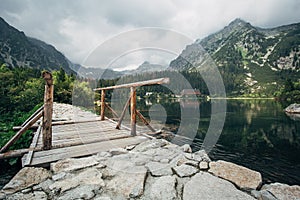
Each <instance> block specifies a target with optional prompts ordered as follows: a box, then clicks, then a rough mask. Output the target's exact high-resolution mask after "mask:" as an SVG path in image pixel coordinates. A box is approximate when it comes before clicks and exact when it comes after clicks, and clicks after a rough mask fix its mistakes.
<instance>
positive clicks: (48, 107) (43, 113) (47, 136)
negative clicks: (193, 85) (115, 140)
mask: <svg viewBox="0 0 300 200" xmlns="http://www.w3.org/2000/svg"><path fill="white" fill-rule="evenodd" d="M42 76H43V79H44V80H45V92H44V105H43V106H41V107H40V108H39V109H38V110H37V111H36V112H34V113H33V114H32V115H31V116H30V117H29V118H28V119H27V120H26V121H25V122H24V123H23V124H22V125H21V126H20V127H19V130H18V132H17V133H16V134H15V135H14V136H13V137H12V138H11V139H10V140H9V141H8V142H7V143H6V144H5V145H4V146H3V147H2V148H1V150H0V159H6V158H12V157H20V156H22V155H24V154H25V153H29V154H32V153H33V151H41V150H50V149H52V125H55V124H56V123H55V122H53V123H52V113H53V92H54V86H53V79H52V74H51V73H50V72H46V71H45V72H43V73H42ZM167 83H169V78H160V79H153V80H148V81H141V82H136V83H129V84H123V85H115V86H110V87H105V88H96V89H94V91H101V112H100V119H101V120H104V119H105V115H104V114H105V108H108V109H109V110H110V111H111V112H112V113H113V114H114V115H115V116H117V117H118V118H119V121H118V123H117V125H116V128H117V129H120V127H121V124H122V121H123V119H124V116H125V113H126V109H127V107H128V106H129V105H130V111H131V122H130V126H131V135H133V136H135V135H136V117H139V118H140V119H141V121H142V122H144V124H145V125H146V126H147V127H148V128H149V129H150V130H151V131H152V132H155V130H154V128H152V127H151V126H150V124H149V123H148V122H147V120H146V119H145V117H143V115H142V114H141V113H140V112H139V111H138V110H137V109H136V88H137V87H140V86H146V85H157V84H167ZM119 88H130V97H129V99H128V100H127V101H126V103H125V106H124V109H123V111H122V113H121V115H120V117H119V116H118V114H117V113H116V112H115V111H114V110H113V109H112V108H111V107H110V106H109V105H108V104H107V103H105V94H106V91H107V90H112V89H119ZM40 118H42V121H41V122H40V124H39V125H38V129H37V132H36V134H35V137H34V139H33V143H32V145H31V146H30V148H28V149H19V150H12V151H9V152H6V151H7V150H8V149H9V148H10V147H11V146H12V145H13V144H14V143H15V142H16V141H17V140H18V139H19V138H20V137H21V135H22V134H23V133H25V132H26V130H28V129H30V128H31V127H33V126H35V127H36V125H35V124H36V122H37V121H38V120H39V119H40ZM58 124H59V123H58ZM36 128H37V127H36ZM41 133H42V141H43V143H42V148H37V147H36V143H37V141H38V137H39V135H40V134H41ZM29 157H30V156H29Z"/></svg>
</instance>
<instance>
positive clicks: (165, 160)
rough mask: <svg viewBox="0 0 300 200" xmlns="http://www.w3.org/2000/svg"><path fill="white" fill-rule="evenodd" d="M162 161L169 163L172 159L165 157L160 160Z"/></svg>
mask: <svg viewBox="0 0 300 200" xmlns="http://www.w3.org/2000/svg"><path fill="white" fill-rule="evenodd" d="M160 162H161V163H164V164H168V163H169V162H170V160H169V159H168V158H163V159H161V160H160Z"/></svg>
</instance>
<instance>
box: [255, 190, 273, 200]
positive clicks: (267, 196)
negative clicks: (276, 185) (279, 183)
mask: <svg viewBox="0 0 300 200" xmlns="http://www.w3.org/2000/svg"><path fill="white" fill-rule="evenodd" d="M251 195H252V196H253V197H255V198H256V199H259V200H276V198H275V196H274V195H273V194H271V193H270V192H268V191H267V190H261V191H257V190H252V191H251Z"/></svg>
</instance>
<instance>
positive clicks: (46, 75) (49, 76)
mask: <svg viewBox="0 0 300 200" xmlns="http://www.w3.org/2000/svg"><path fill="white" fill-rule="evenodd" d="M42 77H43V79H44V80H45V81H46V84H47V85H48V86H50V85H53V79H52V74H51V73H50V72H48V71H43V73H42Z"/></svg>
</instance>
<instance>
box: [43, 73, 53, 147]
mask: <svg viewBox="0 0 300 200" xmlns="http://www.w3.org/2000/svg"><path fill="white" fill-rule="evenodd" d="M42 75H43V78H44V80H45V82H46V84H45V94H44V116H43V129H42V133H43V150H49V149H51V148H52V113H53V90H54V87H53V80H52V74H51V73H50V72H47V71H44V72H43V74H42Z"/></svg>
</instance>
